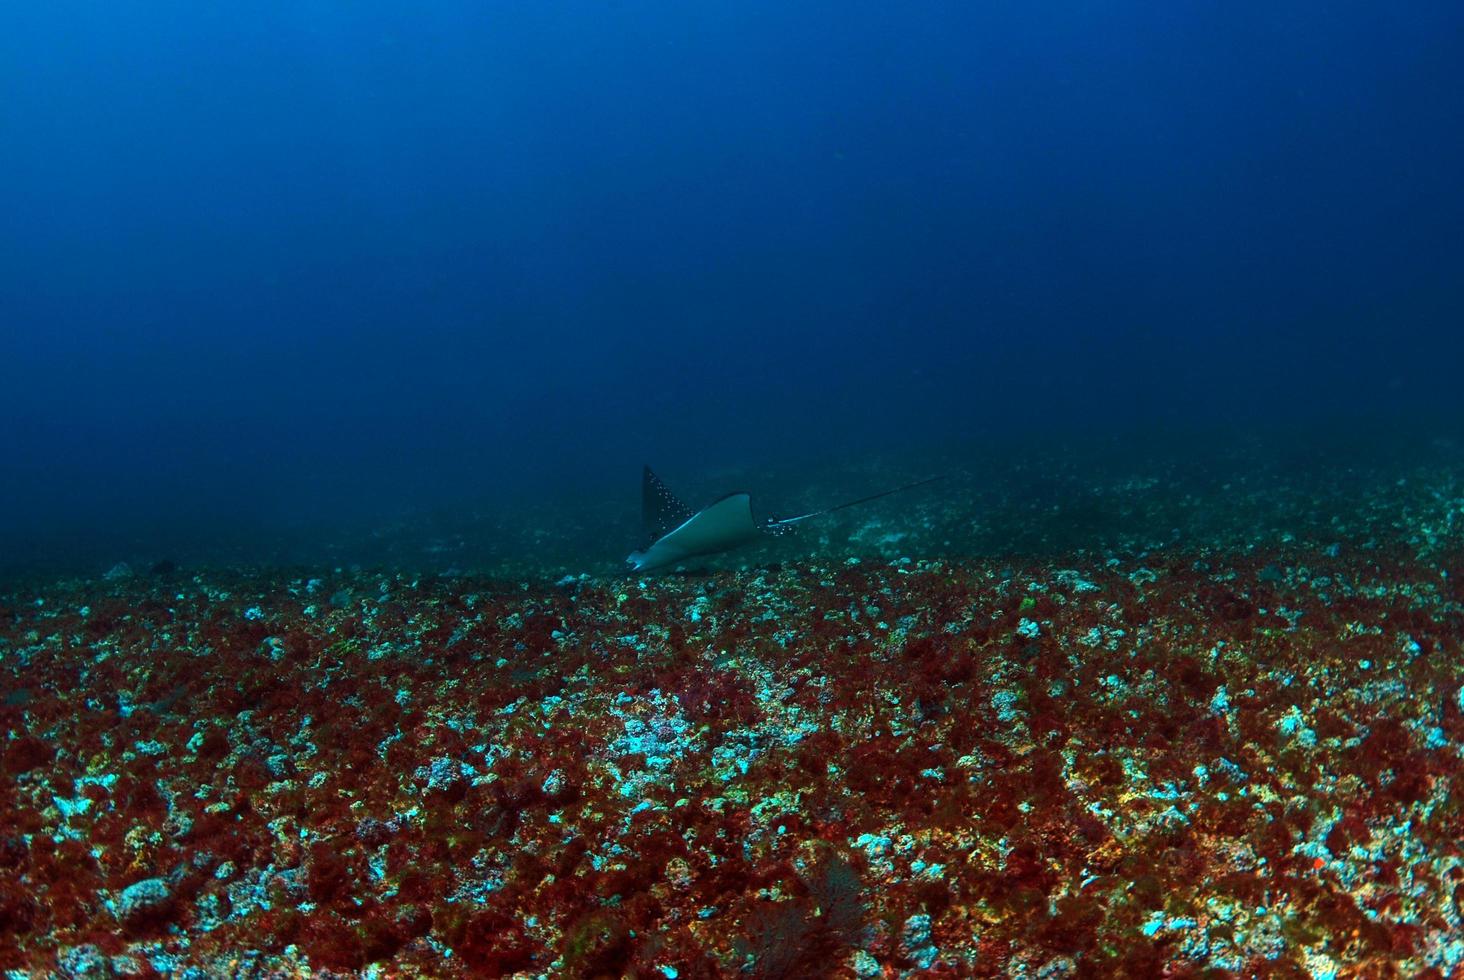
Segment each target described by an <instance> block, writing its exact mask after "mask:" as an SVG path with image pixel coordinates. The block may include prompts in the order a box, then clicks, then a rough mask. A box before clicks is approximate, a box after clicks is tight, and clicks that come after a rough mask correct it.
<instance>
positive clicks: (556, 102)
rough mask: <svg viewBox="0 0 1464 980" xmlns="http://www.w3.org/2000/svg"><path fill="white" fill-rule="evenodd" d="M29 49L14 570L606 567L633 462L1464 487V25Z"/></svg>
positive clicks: (19, 264) (674, 467) (893, 17)
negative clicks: (1288, 466)
mask: <svg viewBox="0 0 1464 980" xmlns="http://www.w3.org/2000/svg"><path fill="white" fill-rule="evenodd" d="M0 24H3V31H0V92H4V93H5V94H4V97H3V99H0V148H3V149H0V201H3V205H4V207H3V211H4V217H3V220H0V331H3V337H4V345H3V347H4V355H3V359H0V456H3V459H4V461H5V462H4V478H3V481H0V546H3V549H4V553H3V557H0V566H3V567H4V568H6V569H8V570H12V571H27V570H35V569H42V568H64V569H69V570H83V571H90V572H93V573H94V572H96V571H99V570H103V569H105V568H107V567H109V566H110V565H111V564H112V563H113V562H116V561H121V560H126V561H130V562H132V563H134V564H137V563H139V562H143V563H146V562H150V561H153V560H156V559H160V558H168V559H176V560H181V561H185V562H191V563H194V564H207V563H210V562H219V561H235V560H242V561H266V562H267V561H276V560H290V561H304V562H315V561H331V560H335V559H336V558H350V557H352V556H360V557H363V558H365V559H367V560H373V559H374V560H381V561H390V562H393V563H397V564H406V565H411V564H412V563H423V562H431V561H434V560H437V559H436V558H434V557H433V556H440V555H441V554H443V553H444V551H445V552H446V557H445V558H443V559H442V561H443V562H444V563H447V564H456V563H461V564H465V565H473V564H480V565H491V564H492V562H493V561H494V560H496V559H505V560H506V559H507V558H510V557H512V558H522V557H525V554H524V552H525V549H528V548H531V544H527V543H525V542H532V541H533V540H535V539H534V537H533V536H534V535H537V536H539V538H541V539H542V538H543V537H544V536H545V535H547V536H549V537H550V538H552V537H553V536H554V535H556V534H559V533H560V532H561V531H562V530H563V529H564V528H565V527H569V528H571V529H572V530H571V531H564V532H563V533H564V535H565V536H566V537H565V541H566V542H570V543H565V544H564V545H563V547H562V548H561V549H560V550H559V551H557V552H555V557H554V558H553V560H552V561H548V562H547V565H546V567H548V566H553V568H554V569H555V570H558V569H559V568H560V567H561V566H562V567H564V568H568V569H569V570H576V569H577V568H579V567H601V566H600V565H597V564H596V563H608V565H613V564H614V563H618V561H619V560H620V559H621V558H622V557H623V555H624V553H625V552H626V551H628V550H629V549H630V547H632V546H633V545H635V544H637V542H636V541H635V540H631V539H632V538H633V537H634V536H635V534H636V533H637V531H636V523H635V521H636V514H637V507H638V498H637V496H636V494H637V488H638V479H639V472H640V466H641V464H642V463H643V462H650V463H652V464H653V465H655V466H657V467H658V468H659V469H660V470H662V471H663V475H665V476H666V478H667V479H668V481H669V482H670V483H671V484H672V485H673V486H678V485H679V486H682V487H687V492H688V496H689V497H691V498H695V499H697V500H702V499H703V498H705V499H710V498H711V497H714V496H715V495H716V494H718V493H721V492H724V491H726V490H728V489H732V488H733V486H737V487H742V486H746V487H747V488H749V489H754V490H769V489H770V490H772V491H773V492H774V494H775V495H778V494H781V496H782V499H783V500H784V501H786V502H787V504H788V506H789V507H790V508H795V509H796V507H797V506H798V505H800V504H804V503H808V502H812V503H815V504H817V503H821V502H828V501H829V500H835V499H840V498H842V497H850V496H856V495H859V494H861V493H865V492H870V491H872V490H876V489H879V488H881V487H882V486H885V485H890V484H893V483H899V482H905V481H907V480H909V479H915V478H917V477H922V476H925V475H928V474H929V473H931V472H935V471H936V470H952V469H954V470H955V471H958V472H959V473H960V474H961V477H962V482H961V486H962V487H964V488H967V489H969V490H970V492H972V493H974V494H979V493H980V492H981V488H982V487H983V486H984V485H985V484H984V483H983V481H989V480H992V479H997V478H999V477H1000V476H1002V475H1003V473H1000V472H993V471H994V470H995V469H997V462H996V461H998V460H1000V461H1001V467H1002V469H1003V470H1004V471H1006V472H1009V471H1010V470H1011V469H1012V468H1014V467H1021V466H1029V465H1030V466H1036V467H1037V468H1038V469H1042V468H1043V467H1042V466H1041V465H1040V464H1037V463H1033V462H1032V460H1033V459H1042V458H1053V459H1071V458H1073V457H1072V455H1071V452H1070V450H1073V449H1074V448H1075V447H1076V449H1077V450H1079V451H1082V452H1086V453H1087V456H1086V457H1083V458H1089V459H1092V460H1093V461H1094V465H1100V464H1101V462H1102V460H1104V459H1105V458H1110V459H1111V458H1112V457H1114V456H1115V455H1117V456H1122V455H1123V454H1125V453H1129V452H1132V451H1134V447H1142V451H1143V452H1144V453H1147V454H1150V456H1157V457H1158V458H1160V459H1171V458H1178V457H1180V456H1183V457H1184V458H1185V459H1187V460H1189V461H1191V462H1195V461H1199V462H1200V463H1202V462H1203V461H1204V460H1205V459H1206V458H1207V456H1209V455H1210V450H1211V447H1212V446H1216V445H1225V446H1228V447H1230V449H1229V450H1228V452H1230V454H1231V455H1230V457H1229V459H1230V462H1229V463H1228V464H1227V466H1228V467H1229V469H1228V471H1227V472H1228V474H1229V475H1231V476H1235V475H1240V476H1243V475H1244V473H1245V470H1246V466H1247V463H1246V460H1247V459H1249V458H1251V457H1250V450H1246V449H1236V448H1235V447H1236V446H1237V445H1241V446H1247V445H1252V444H1264V447H1265V448H1264V452H1265V453H1267V454H1268V458H1271V459H1286V458H1288V457H1293V456H1296V455H1298V454H1302V455H1306V454H1308V453H1320V454H1321V455H1323V456H1325V457H1326V458H1327V459H1328V460H1331V461H1333V462H1337V461H1341V465H1346V462H1347V461H1348V460H1349V459H1351V458H1353V457H1355V456H1357V455H1359V454H1362V453H1364V452H1367V453H1376V452H1377V451H1379V448H1380V447H1382V448H1383V449H1385V450H1386V451H1389V452H1391V451H1394V450H1396V449H1397V448H1398V447H1399V446H1415V447H1419V452H1420V453H1423V454H1425V455H1427V454H1435V455H1437V454H1439V453H1444V454H1446V455H1449V454H1456V453H1457V443H1456V442H1454V441H1452V440H1454V439H1455V438H1456V437H1457V435H1458V433H1459V428H1460V422H1461V419H1464V394H1461V390H1464V389H1461V386H1460V384H1459V375H1460V366H1461V364H1464V338H1461V331H1460V325H1461V317H1460V311H1461V309H1464V187H1461V182H1460V178H1459V175H1460V174H1461V173H1464V112H1461V108H1464V105H1461V102H1464V99H1461V94H1460V93H1461V92H1464V7H1461V6H1460V5H1459V4H1457V3H1451V2H1435V0H1429V2H1417V3H1408V4H1391V5H1389V4H1377V3H1365V2H1343V3H1329V4H1322V3H1279V4H1265V5H1242V6H1239V7H1237V6H1236V5H1233V4H1213V3H1166V4H1150V3H1138V2H1120V3H1105V4H1090V3H1075V2H1039V3H1011V2H992V3H915V4H878V3H864V2H853V3H850V2H840V3H824V2H806V3H791V4H790V3H742V2H736V3H734V2H706V3H689V4H676V3H651V2H614V3H590V2H548V3H524V4H518V3H487V4H484V3H466V2H448V3H438V4H428V5H400V4H386V3H379V2H362V3H351V4H331V3H323V2H310V3H275V2H268V3H257V4H246V5H240V4H195V3H185V2H159V3H147V4H133V3H122V4H117V3H92V2H71V0H63V2H56V3H44V4H11V5H9V7H8V8H7V9H6V11H5V13H4V14H3V16H0ZM1318 447H1322V448H1320V449H1318ZM1029 451H1030V452H1031V453H1033V454H1035V455H1032V456H1027V455H1024V453H1027V452H1029ZM1258 451H1259V450H1258ZM1308 458H1311V457H1310V456H1308ZM1430 458H1432V457H1430ZM1449 458H1451V459H1454V458H1456V456H1454V455H1449ZM1156 465H1157V464H1156ZM1186 465H1189V464H1188V463H1187V464H1186ZM1218 478H1219V477H1217V479H1218ZM729 481H730V483H731V484H732V485H733V486H728V485H725V484H727V483H728V482H729ZM1079 482H1081V481H1079ZM809 494H812V495H813V496H814V497H817V499H816V500H815V499H811V498H810V499H809V500H805V499H804V496H801V495H805V496H806V495H809ZM825 498H827V499H825ZM883 513H887V514H889V515H892V516H893V517H895V518H897V517H898V514H899V513H900V511H899V507H898V506H895V505H892V506H891V508H890V509H888V510H887V511H883ZM469 515H471V516H469ZM390 527H396V528H403V527H405V528H407V530H405V531H399V532H396V533H397V534H398V538H400V539H402V540H404V541H405V542H406V543H405V544H402V545H401V546H400V547H399V548H397V550H394V551H390V552H383V553H380V554H373V552H371V550H370V546H369V542H371V541H373V540H375V541H379V540H380V539H381V536H382V535H383V534H384V533H388V532H385V531H383V528H390ZM442 528H447V529H449V530H448V531H445V532H444V531H442ZM530 528H531V531H530ZM496 533H497V534H499V535H500V537H498V538H495V537H494V535H495V534H496ZM515 534H518V535H519V537H517V538H516V537H514V536H513V535H515ZM443 535H446V538H447V539H448V540H449V543H448V544H445V545H444V544H440V543H439V544H436V545H434V541H437V538H438V537H441V536H443ZM525 535H528V536H527V537H525ZM1012 540H1013V538H1012V536H1011V535H1010V534H1008V535H1004V536H993V537H991V538H990V539H989V540H985V539H983V540H980V541H975V542H973V543H972V550H974V551H983V550H990V549H991V548H993V547H997V548H1001V547H1010V546H1011V545H1010V542H1011V541H1012ZM950 541H951V538H950V537H949V535H945V536H942V537H941V538H940V542H937V543H935V544H934V545H933V546H935V547H939V546H940V543H944V545H945V546H948V547H951V548H955V549H956V550H960V548H959V546H958V545H951V544H950ZM1002 542H1006V544H1005V545H1003V544H1002ZM434 548H435V549H436V550H434ZM475 549H476V550H475ZM608 565H607V566H606V567H608Z"/></svg>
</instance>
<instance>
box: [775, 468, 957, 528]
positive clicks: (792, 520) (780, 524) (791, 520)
mask: <svg viewBox="0 0 1464 980" xmlns="http://www.w3.org/2000/svg"><path fill="white" fill-rule="evenodd" d="M944 479H945V474H944V473H942V474H940V475H939V476H928V477H926V478H925V479H923V480H916V481H915V482H914V483H906V484H905V485H903V486H899V487H894V488H893V489H890V490H881V491H880V492H879V493H872V494H870V495H869V496H867V497H860V498H859V499H858V500H849V501H846V502H844V503H842V504H835V505H834V506H832V507H825V508H824V509H823V510H815V511H812V512H810V513H807V514H799V515H798V516H797V517H785V518H783V519H782V520H778V521H768V522H767V523H766V524H764V525H763V527H764V528H765V529H767V530H769V531H772V532H774V533H777V532H778V531H781V530H784V529H786V528H789V527H791V526H792V525H794V524H797V523H799V522H800V521H806V520H808V519H809V518H811V517H823V516H824V515H825V514H832V513H833V512H834V511H836V510H843V509H845V508H846V507H857V506H859V505H860V504H867V503H869V502H870V501H872V500H878V499H880V498H881V497H888V496H890V495H891V494H896V493H904V492H905V491H906V490H914V489H915V488H916V487H923V486H925V485H926V484H927V483H934V482H936V481H937V480H944Z"/></svg>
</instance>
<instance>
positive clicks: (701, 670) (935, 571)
mask: <svg viewBox="0 0 1464 980" xmlns="http://www.w3.org/2000/svg"><path fill="white" fill-rule="evenodd" d="M1461 557H1464V555H1461V552H1460V551H1459V549H1458V548H1457V546H1454V545H1451V544H1450V539H1449V538H1448V537H1447V536H1446V537H1444V538H1442V539H1431V540H1430V541H1429V542H1428V546H1427V547H1426V548H1423V547H1417V546H1407V545H1403V544H1398V545H1394V544H1387V543H1384V544H1379V545H1375V546H1370V547H1362V546H1357V547H1353V546H1350V545H1349V546H1346V547H1327V548H1313V547H1310V546H1303V545H1299V544H1298V545H1292V546H1288V545H1287V544H1285V543H1282V544H1278V545H1276V546H1274V547H1267V548H1261V547H1256V548H1251V549H1246V550H1244V551H1238V550H1207V549H1193V550H1188V551H1186V550H1182V549H1178V548H1175V549H1171V550H1165V551H1156V552H1152V553H1146V554H1133V555H1130V556H1126V557H1118V556H1111V555H1110V556H1106V557H1092V556H1089V557H1082V556H1080V555H1069V556H1067V557H1066V558H1064V559H1063V560H1062V561H1061V562H1058V561H1052V560H1040V561H1039V560H1035V559H1032V560H1027V561H1021V560H1014V559H1010V560H1007V561H1002V562H996V561H964V562H953V561H912V560H910V559H898V558H895V559H881V560H870V559H865V560H859V559H857V558H849V559H842V560H836V561H835V560H828V559H815V560H812V561H809V562H807V563H803V564H800V565H796V566H795V565H791V564H790V565H788V566H785V567H773V568H765V569H761V570H758V569H750V570H745V571H728V572H721V573H717V574H715V575H710V576H671V577H666V578H660V579H645V580H640V579H636V578H633V577H632V578H608V579H588V578H585V579H581V578H566V579H565V580H564V581H562V582H561V583H560V584H559V585H557V586H550V585H534V584H532V583H527V582H505V581H501V580H500V581H492V580H475V579H470V578H452V579H440V578H428V577H411V576H404V575H394V574H371V573H366V572H353V571H348V570H335V571H332V572H329V573H321V574H319V575H312V576H308V577H307V576H300V577H294V578H291V577H288V576H283V577H282V576H281V575H280V574H279V573H276V572H264V571H259V572H247V571H237V572H224V571H215V572H200V573H178V574H175V575H172V576H170V577H168V578H166V579H158V578H156V577H137V576H117V575H109V576H106V577H104V578H103V579H102V580H92V581H80V580H76V581H61V582H55V583H51V584H49V585H45V586H40V587H31V588H27V589H24V590H19V589H18V590H16V591H11V592H9V593H7V594H5V595H3V596H0V684H3V692H4V696H3V700H0V828H3V831H0V969H3V970H8V971H12V972H11V974H10V975H12V976H42V975H45V974H47V973H54V972H60V973H61V974H63V975H71V976H106V975H152V974H154V973H160V974H167V975H178V976H197V977H202V976H215V975H220V974H227V975H237V976H264V975H270V974H272V973H275V972H279V971H285V972H291V973H293V972H300V971H304V970H307V969H308V970H310V971H312V972H314V973H315V974H316V975H332V974H333V975H354V974H358V973H359V974H364V975H383V976H384V975H387V974H388V973H389V974H390V975H394V976H412V975H420V976H455V975H456V976H504V975H513V974H521V975H524V976H568V977H604V976H621V975H634V976H646V977H684V978H691V977H718V976H748V977H812V976H830V977H850V976H859V977H876V976H890V977H893V976H931V977H936V976H982V975H989V976H1006V975H1029V976H1049V977H1056V976H1066V975H1078V974H1095V973H1099V974H1101V973H1127V974H1130V975H1158V974H1159V973H1161V972H1164V971H1169V972H1170V973H1173V974H1176V975H1183V974H1186V973H1192V972H1196V973H1197V972H1200V971H1204V970H1210V971H1216V972H1217V974H1218V975H1223V974H1225V973H1231V974H1235V975H1247V974H1250V973H1254V972H1264V973H1267V974H1269V975H1288V974H1290V975H1298V976H1305V975H1311V976H1333V975H1382V974H1383V973H1386V972H1388V971H1399V972H1402V973H1406V974H1411V975H1419V976H1425V975H1434V976H1447V975H1450V974H1451V973H1456V972H1457V971H1458V970H1460V969H1461V968H1464V941H1461V940H1460V938H1459V937H1460V936H1461V935H1464V923H1461V921H1460V917H1461V903H1464V887H1461V879H1464V847H1461V844H1460V842H1461V840H1464V805H1461V804H1464V796H1461V793H1460V785H1459V782H1460V778H1461V766H1460V757H1461V751H1464V656H1461V653H1464V651H1461V638H1464V577H1461V576H1460V575H1459V574H1458V570H1459V569H1461V568H1464V562H1461V561H1460V558H1461Z"/></svg>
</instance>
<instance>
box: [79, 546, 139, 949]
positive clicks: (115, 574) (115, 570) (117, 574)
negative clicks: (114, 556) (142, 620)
mask: <svg viewBox="0 0 1464 980" xmlns="http://www.w3.org/2000/svg"><path fill="white" fill-rule="evenodd" d="M132 575H133V572H132V566H131V565H129V564H127V563H126V562H125V561H119V562H118V563H117V564H115V565H113V566H112V567H111V568H109V569H107V571H106V572H105V573H104V574H103V575H102V579H103V580H104V581H107V582H125V581H126V580H127V579H130V578H131V577H132ZM78 948H81V947H78Z"/></svg>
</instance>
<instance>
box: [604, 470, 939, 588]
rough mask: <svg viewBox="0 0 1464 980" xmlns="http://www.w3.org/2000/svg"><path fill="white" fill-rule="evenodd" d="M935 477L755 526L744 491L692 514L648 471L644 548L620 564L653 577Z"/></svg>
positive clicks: (644, 497)
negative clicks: (676, 565) (661, 571)
mask: <svg viewBox="0 0 1464 980" xmlns="http://www.w3.org/2000/svg"><path fill="white" fill-rule="evenodd" d="M939 479H940V477H938V476H932V477H929V478H927V479H924V480H916V481H915V482H914V483H907V484H905V485H904V486H899V487H895V488H894V489H892V490H881V491H880V492H879V493H872V494H870V495H869V496H867V497H860V498H859V499H858V500H850V501H847V502H846V503H842V504H836V505H834V506H833V507H825V508H823V509H822V510H815V511H811V512H809V513H807V514H799V515H798V516H797V517H784V518H782V519H781V520H765V521H758V520H756V519H755V518H753V516H752V495H751V494H749V493H748V492H747V491H745V490H738V491H736V492H734V493H729V494H727V495H726V496H724V497H721V498H719V499H717V500H715V501H713V502H712V503H710V504H708V505H707V506H706V507H703V508H702V509H701V510H698V511H693V510H692V509H691V508H690V507H688V506H686V505H685V504H683V503H682V502H681V501H680V500H678V499H676V495H675V494H673V493H672V492H671V491H670V490H668V489H667V488H666V484H664V483H662V482H661V478H660V477H658V476H656V474H655V473H653V472H652V471H651V468H650V467H649V466H647V467H646V468H645V472H644V474H643V475H642V477H641V519H642V521H643V522H644V523H645V541H646V543H645V546H644V547H643V548H641V550H639V551H632V552H631V553H630V556H629V557H628V558H626V559H625V563H626V564H627V565H629V566H630V568H631V570H632V571H637V572H653V571H656V570H657V569H661V568H666V567H668V566H671V565H675V564H677V563H678V562H681V561H685V560H686V559H688V558H697V557H701V556H703V555H715V554H719V553H720V552H723V551H731V550H732V549H733V548H740V547H741V546H742V545H745V544H751V543H752V542H753V541H756V540H758V539H759V538H762V537H764V536H765V535H778V534H782V533H784V532H786V531H788V530H789V529H791V528H792V527H793V526H794V525H795V524H798V523H800V522H802V521H806V520H809V519H810V518H813V517H822V516H823V515H825V514H832V513H833V512H834V511H836V510H843V509H844V508H845V507H853V506H855V505H856V504H867V503H869V502H870V501H871V500H878V499H879V498H881V497H888V496H889V495H890V494H892V493H900V492H901V491H904V490H913V489H914V488H916V487H920V486H924V485H925V484H927V483H933V482H935V481H936V480H939Z"/></svg>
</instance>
